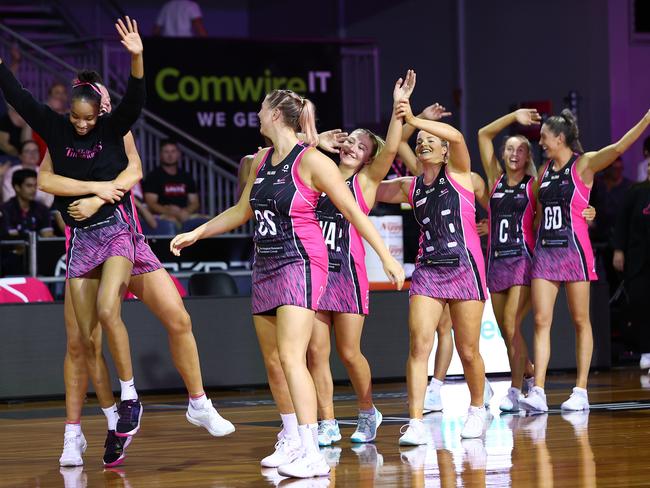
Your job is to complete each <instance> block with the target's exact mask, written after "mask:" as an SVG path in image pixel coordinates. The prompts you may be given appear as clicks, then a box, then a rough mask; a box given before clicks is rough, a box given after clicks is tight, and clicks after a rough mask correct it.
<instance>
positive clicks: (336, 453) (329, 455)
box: [320, 446, 354, 468]
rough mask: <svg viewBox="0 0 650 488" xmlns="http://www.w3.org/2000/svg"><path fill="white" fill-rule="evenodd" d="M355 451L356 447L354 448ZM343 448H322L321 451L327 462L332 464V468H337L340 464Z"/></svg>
mask: <svg viewBox="0 0 650 488" xmlns="http://www.w3.org/2000/svg"><path fill="white" fill-rule="evenodd" d="M352 450H353V451H354V447H353V448H352ZM341 451H343V449H341V448H340V447H331V446H329V447H323V448H322V449H321V450H320V453H321V454H322V455H323V457H325V462H326V463H327V464H328V465H329V466H330V468H335V467H336V466H338V464H339V461H340V460H341Z"/></svg>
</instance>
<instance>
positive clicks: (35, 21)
mask: <svg viewBox="0 0 650 488" xmlns="http://www.w3.org/2000/svg"><path fill="white" fill-rule="evenodd" d="M4 24H5V25H6V26H7V27H11V28H14V27H17V28H20V27H46V28H51V27H63V26H65V22H63V21H62V20H61V19H44V18H31V19H17V18H13V19H12V18H8V19H5V20H4Z"/></svg>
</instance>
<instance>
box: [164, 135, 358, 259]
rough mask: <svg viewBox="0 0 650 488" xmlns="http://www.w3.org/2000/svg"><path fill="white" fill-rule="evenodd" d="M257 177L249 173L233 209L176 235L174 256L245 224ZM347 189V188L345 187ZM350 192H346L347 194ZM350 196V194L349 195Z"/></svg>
mask: <svg viewBox="0 0 650 488" xmlns="http://www.w3.org/2000/svg"><path fill="white" fill-rule="evenodd" d="M268 151H269V149H268V148H266V149H263V150H261V151H258V153H257V154H256V155H255V159H254V160H253V163H252V167H254V168H257V167H258V166H259V164H260V162H261V161H262V158H263V157H264V156H265V155H266V153H267V152H268ZM256 176H257V172H256V171H250V172H249V174H248V181H247V182H246V186H245V187H244V191H242V193H241V196H240V197H239V201H238V202H237V204H236V205H234V206H233V207H230V208H229V209H228V210H226V211H224V212H222V213H220V214H219V215H217V216H216V217H214V218H213V219H212V220H210V221H208V222H206V223H205V224H202V225H200V226H198V227H197V228H196V229H194V230H193V231H191V232H186V233H184V234H178V235H177V236H176V237H174V238H173V239H172V241H171V242H170V243H169V249H170V251H171V252H172V254H174V255H175V256H180V254H181V249H183V248H185V247H188V246H191V245H192V244H194V243H195V242H196V241H198V240H199V239H205V238H207V237H212V236H216V235H219V234H223V233H225V232H229V231H231V230H233V229H236V228H237V227H239V226H240V225H243V224H245V223H246V222H248V221H249V220H250V218H251V217H252V216H253V209H252V208H251V205H250V201H249V199H250V194H251V189H252V188H253V183H254V182H255V177H256ZM346 188H347V187H346ZM349 191H350V190H348V192H349ZM350 195H352V193H350Z"/></svg>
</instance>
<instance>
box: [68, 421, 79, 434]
mask: <svg viewBox="0 0 650 488" xmlns="http://www.w3.org/2000/svg"><path fill="white" fill-rule="evenodd" d="M68 432H74V433H75V434H76V435H81V423H78V424H68V423H67V422H66V424H65V433H66V434H67V433H68Z"/></svg>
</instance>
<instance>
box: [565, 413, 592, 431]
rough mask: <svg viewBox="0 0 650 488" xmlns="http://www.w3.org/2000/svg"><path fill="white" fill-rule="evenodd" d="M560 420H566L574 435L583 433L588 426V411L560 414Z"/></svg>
mask: <svg viewBox="0 0 650 488" xmlns="http://www.w3.org/2000/svg"><path fill="white" fill-rule="evenodd" d="M562 419H563V420H566V421H567V422H569V423H570V424H571V425H572V426H573V431H574V432H575V434H576V435H580V434H582V433H584V432H585V431H586V430H587V428H588V426H589V410H582V411H578V412H570V411H566V412H562Z"/></svg>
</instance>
